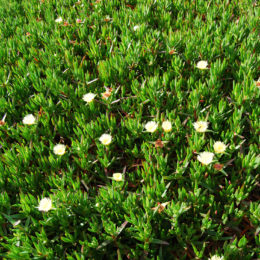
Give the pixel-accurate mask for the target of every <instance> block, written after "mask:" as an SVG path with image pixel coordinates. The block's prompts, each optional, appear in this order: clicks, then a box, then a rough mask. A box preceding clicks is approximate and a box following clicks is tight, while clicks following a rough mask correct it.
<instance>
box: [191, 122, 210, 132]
mask: <svg viewBox="0 0 260 260" xmlns="http://www.w3.org/2000/svg"><path fill="white" fill-rule="evenodd" d="M208 125H209V123H208V122H205V121H197V122H195V123H193V126H194V128H195V130H196V131H197V132H199V133H204V132H206V130H207V129H208Z"/></svg>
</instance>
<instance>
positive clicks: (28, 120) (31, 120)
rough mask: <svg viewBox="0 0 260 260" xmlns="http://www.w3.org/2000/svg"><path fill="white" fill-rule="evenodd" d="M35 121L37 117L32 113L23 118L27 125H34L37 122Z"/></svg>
mask: <svg viewBox="0 0 260 260" xmlns="http://www.w3.org/2000/svg"><path fill="white" fill-rule="evenodd" d="M35 121H36V118H35V117H34V115H32V114H29V115H27V116H25V117H24V118H23V123H24V124H25V125H33V124H34V123H35Z"/></svg>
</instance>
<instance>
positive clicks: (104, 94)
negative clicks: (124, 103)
mask: <svg viewBox="0 0 260 260" xmlns="http://www.w3.org/2000/svg"><path fill="white" fill-rule="evenodd" d="M111 93H112V88H106V92H103V93H102V94H101V95H102V98H103V99H108V98H109V97H110V96H111Z"/></svg>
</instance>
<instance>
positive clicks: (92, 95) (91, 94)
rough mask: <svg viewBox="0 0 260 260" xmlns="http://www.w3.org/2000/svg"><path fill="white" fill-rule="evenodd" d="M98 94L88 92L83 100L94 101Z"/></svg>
mask: <svg viewBox="0 0 260 260" xmlns="http://www.w3.org/2000/svg"><path fill="white" fill-rule="evenodd" d="M95 96H96V94H93V93H88V94H85V95H84V96H83V100H84V101H85V102H87V103H90V102H92V101H93V99H94V98H95Z"/></svg>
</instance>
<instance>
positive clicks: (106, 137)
mask: <svg viewBox="0 0 260 260" xmlns="http://www.w3.org/2000/svg"><path fill="white" fill-rule="evenodd" d="M99 141H100V142H101V143H102V144H103V145H109V144H110V143H111V141H112V136H111V135H109V134H102V135H101V136H100V138H99Z"/></svg>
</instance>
